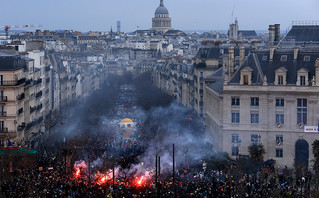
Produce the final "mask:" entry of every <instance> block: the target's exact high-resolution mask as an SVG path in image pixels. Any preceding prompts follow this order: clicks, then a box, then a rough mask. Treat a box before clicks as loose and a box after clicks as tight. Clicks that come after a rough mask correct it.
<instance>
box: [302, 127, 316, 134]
mask: <svg viewBox="0 0 319 198" xmlns="http://www.w3.org/2000/svg"><path fill="white" fill-rule="evenodd" d="M304 129H305V130H304V132H305V133H318V126H305V127H304Z"/></svg>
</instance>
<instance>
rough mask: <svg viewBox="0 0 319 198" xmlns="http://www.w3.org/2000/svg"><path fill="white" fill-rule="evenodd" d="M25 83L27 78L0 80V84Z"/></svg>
mask: <svg viewBox="0 0 319 198" xmlns="http://www.w3.org/2000/svg"><path fill="white" fill-rule="evenodd" d="M23 83H25V78H21V79H20V80H9V81H0V86H19V85H22V84H23Z"/></svg>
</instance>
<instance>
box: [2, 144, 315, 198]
mask: <svg viewBox="0 0 319 198" xmlns="http://www.w3.org/2000/svg"><path fill="white" fill-rule="evenodd" d="M61 146H62V145H60V146H56V147H52V148H50V149H48V148H41V147H40V149H39V156H38V158H39V163H38V166H37V167H35V168H31V169H27V170H26V169H24V170H23V169H19V168H16V169H15V170H14V172H13V173H11V177H9V178H6V179H1V183H0V186H1V191H0V192H1V194H0V197H158V196H160V197H174V194H175V195H176V197H234V198H235V197H253V198H257V197H303V196H304V197H307V195H309V194H307V193H308V192H310V185H309V184H310V183H311V177H308V178H307V181H302V180H301V181H299V180H298V179H297V180H296V179H294V178H293V177H285V176H284V175H283V174H282V173H281V172H277V171H273V172H266V173H262V174H259V175H258V177H257V176H254V175H245V174H236V175H235V173H234V172H233V170H231V169H228V170H223V171H214V170H209V171H208V170H206V171H203V168H202V167H196V168H195V167H187V168H180V169H179V170H177V171H176V173H175V178H174V179H175V182H173V178H172V174H171V173H172V172H170V173H163V174H162V175H161V176H159V175H158V182H155V175H153V176H152V177H149V178H145V179H144V180H143V181H142V182H141V183H138V182H137V181H136V178H133V177H121V176H120V173H118V175H115V179H114V184H113V180H112V179H110V178H109V180H108V181H107V182H104V183H101V182H99V181H98V180H96V179H94V176H92V175H94V173H93V171H92V174H91V177H89V174H88V173H87V171H86V172H84V171H83V172H82V173H81V174H80V175H79V176H78V177H75V176H74V174H75V170H74V169H73V168H72V167H71V168H70V170H66V168H67V166H66V164H65V156H64V155H63V152H62V151H61V149H60V150H59V148H61ZM105 146H106V149H109V150H112V152H113V151H114V150H120V153H119V154H118V155H119V156H121V157H118V159H117V160H119V161H121V160H122V161H121V163H122V164H125V163H126V164H127V165H129V164H131V163H133V161H134V157H132V156H135V155H139V154H140V152H142V151H140V150H139V149H140V148H141V147H139V146H136V147H130V148H129V149H128V148H127V149H125V150H123V146H121V147H120V148H119V146H114V145H112V144H110V143H105ZM48 153H50V154H48ZM104 155H105V156H104V159H106V160H109V159H110V158H109V156H108V152H104ZM123 159H125V160H123ZM301 184H302V185H301ZM302 187H303V189H302ZM302 194H303V195H302ZM308 197H309V196H308Z"/></svg>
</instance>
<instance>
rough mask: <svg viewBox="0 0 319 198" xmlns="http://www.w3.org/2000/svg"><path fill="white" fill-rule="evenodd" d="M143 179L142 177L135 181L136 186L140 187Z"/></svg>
mask: <svg viewBox="0 0 319 198" xmlns="http://www.w3.org/2000/svg"><path fill="white" fill-rule="evenodd" d="M143 179H144V177H143V176H142V177H141V178H140V179H139V180H138V181H137V184H138V185H141V184H142V181H143Z"/></svg>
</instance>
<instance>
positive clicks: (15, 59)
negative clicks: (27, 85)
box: [0, 52, 26, 71]
mask: <svg viewBox="0 0 319 198" xmlns="http://www.w3.org/2000/svg"><path fill="white" fill-rule="evenodd" d="M24 67H26V62H25V60H24V59H23V58H22V57H21V55H20V54H9V53H4V52H0V71H12V70H18V69H21V68H24Z"/></svg>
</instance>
